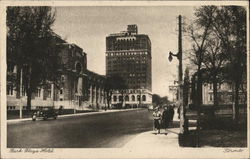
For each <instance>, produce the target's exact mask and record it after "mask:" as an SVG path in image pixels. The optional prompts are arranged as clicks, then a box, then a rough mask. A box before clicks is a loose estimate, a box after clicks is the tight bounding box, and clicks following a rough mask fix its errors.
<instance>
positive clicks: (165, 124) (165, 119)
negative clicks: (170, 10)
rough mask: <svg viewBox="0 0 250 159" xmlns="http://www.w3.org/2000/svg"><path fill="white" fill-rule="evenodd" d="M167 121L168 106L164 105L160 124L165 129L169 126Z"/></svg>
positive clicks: (168, 118) (168, 117)
mask: <svg viewBox="0 0 250 159" xmlns="http://www.w3.org/2000/svg"><path fill="white" fill-rule="evenodd" d="M169 121H170V112H169V108H168V107H167V106H165V107H164V111H163V113H162V126H163V128H164V129H165V131H166V130H167V128H168V126H169Z"/></svg>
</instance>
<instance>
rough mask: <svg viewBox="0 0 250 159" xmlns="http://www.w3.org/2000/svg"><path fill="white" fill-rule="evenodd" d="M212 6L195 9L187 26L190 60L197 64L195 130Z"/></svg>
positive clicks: (211, 20)
mask: <svg viewBox="0 0 250 159" xmlns="http://www.w3.org/2000/svg"><path fill="white" fill-rule="evenodd" d="M215 9H216V8H215V7H214V6H202V7H200V8H198V9H197V10H196V11H195V16H196V19H195V21H194V22H193V23H192V24H191V25H190V26H189V28H188V34H189V37H190V39H191V41H192V52H191V57H190V59H191V61H192V62H193V63H194V64H195V65H196V66H197V80H195V81H197V90H196V91H195V92H196V93H195V98H194V99H196V100H195V101H194V104H195V106H197V108H198V111H197V114H198V120H197V131H198V133H197V134H199V131H200V106H201V104H202V82H203V79H202V72H201V69H202V67H203V65H202V64H203V60H204V54H205V51H206V49H207V41H208V39H209V35H210V33H211V26H212V22H213V18H212V17H213V16H214V12H215ZM197 143H198V144H197V146H198V147H199V135H197Z"/></svg>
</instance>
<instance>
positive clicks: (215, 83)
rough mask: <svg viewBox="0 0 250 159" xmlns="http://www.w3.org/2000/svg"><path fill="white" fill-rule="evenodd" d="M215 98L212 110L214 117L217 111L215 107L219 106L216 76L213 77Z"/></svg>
mask: <svg viewBox="0 0 250 159" xmlns="http://www.w3.org/2000/svg"><path fill="white" fill-rule="evenodd" d="M213 97H214V105H213V108H212V112H211V113H212V114H211V115H213V116H214V111H215V107H216V106H218V103H219V102H218V89H217V79H216V76H215V75H214V76H213Z"/></svg>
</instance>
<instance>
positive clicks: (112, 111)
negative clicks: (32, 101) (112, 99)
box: [6, 108, 143, 124]
mask: <svg viewBox="0 0 250 159" xmlns="http://www.w3.org/2000/svg"><path fill="white" fill-rule="evenodd" d="M141 109H143V108H139V109H124V110H115V109H114V110H110V111H104V110H101V111H99V112H89V113H76V114H65V115H59V116H58V117H57V118H67V117H72V116H84V115H94V114H106V113H116V112H125V111H133V110H141ZM6 121H7V123H8V124H9V123H18V122H24V121H32V118H24V119H10V120H6Z"/></svg>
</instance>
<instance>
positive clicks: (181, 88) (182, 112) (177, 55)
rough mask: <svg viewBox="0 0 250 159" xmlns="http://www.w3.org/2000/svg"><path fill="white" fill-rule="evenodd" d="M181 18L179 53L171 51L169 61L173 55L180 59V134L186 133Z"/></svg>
mask: <svg viewBox="0 0 250 159" xmlns="http://www.w3.org/2000/svg"><path fill="white" fill-rule="evenodd" d="M178 19H179V37H178V53H177V54H173V53H172V52H171V51H170V52H169V57H168V59H169V61H170V62H171V61H172V60H173V56H175V57H177V59H178V60H179V67H178V85H179V87H178V93H179V94H178V96H179V107H180V134H184V106H183V80H182V26H181V24H182V22H181V19H182V18H181V15H179V17H178Z"/></svg>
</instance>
